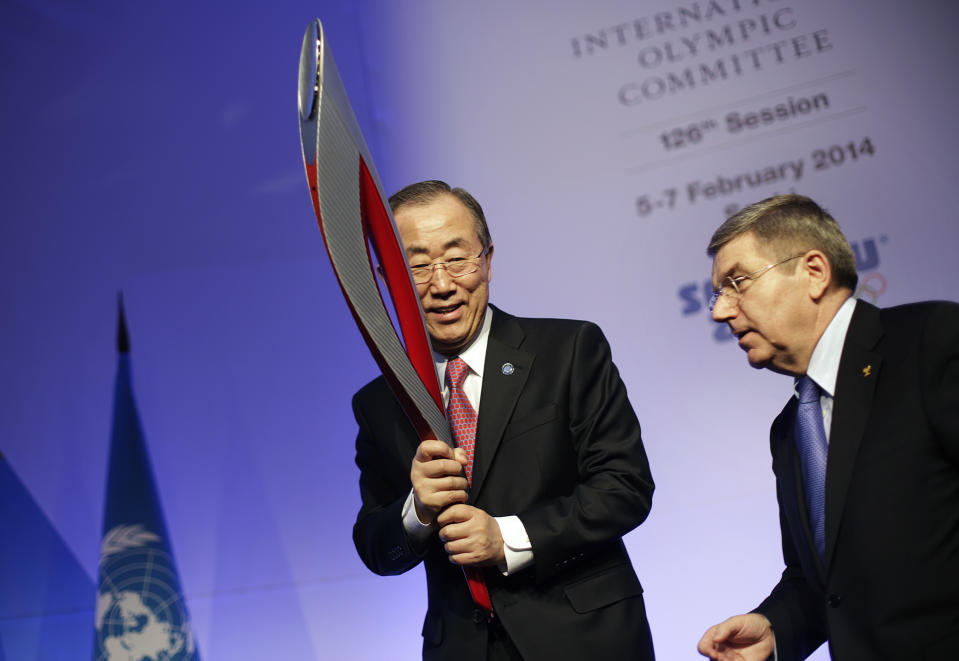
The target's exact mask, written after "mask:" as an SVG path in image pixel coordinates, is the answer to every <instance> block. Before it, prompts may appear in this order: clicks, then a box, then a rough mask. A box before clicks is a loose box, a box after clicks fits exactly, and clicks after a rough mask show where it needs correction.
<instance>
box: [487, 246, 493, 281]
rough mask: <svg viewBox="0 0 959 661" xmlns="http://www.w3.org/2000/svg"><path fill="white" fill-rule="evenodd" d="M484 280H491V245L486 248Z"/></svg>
mask: <svg viewBox="0 0 959 661" xmlns="http://www.w3.org/2000/svg"><path fill="white" fill-rule="evenodd" d="M486 279H487V280H492V279H493V244H492V243H491V244H489V247H487V248H486Z"/></svg>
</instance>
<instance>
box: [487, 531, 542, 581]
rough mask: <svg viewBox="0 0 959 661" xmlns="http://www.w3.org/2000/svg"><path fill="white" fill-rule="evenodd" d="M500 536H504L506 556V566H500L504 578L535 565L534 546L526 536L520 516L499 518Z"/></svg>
mask: <svg viewBox="0 0 959 661" xmlns="http://www.w3.org/2000/svg"><path fill="white" fill-rule="evenodd" d="M495 518H496V523H497V524H498V525H499V530H500V534H501V535H502V536H503V553H504V554H505V555H506V566H505V567H503V566H502V565H500V567H499V570H500V571H501V572H502V573H503V576H509V575H510V574H515V573H516V572H518V571H520V570H522V569H526V568H527V567H529V566H530V565H532V564H533V545H532V544H531V543H530V541H529V535H527V534H526V526H524V525H523V522H522V521H520V518H519V517H518V516H498V517H495Z"/></svg>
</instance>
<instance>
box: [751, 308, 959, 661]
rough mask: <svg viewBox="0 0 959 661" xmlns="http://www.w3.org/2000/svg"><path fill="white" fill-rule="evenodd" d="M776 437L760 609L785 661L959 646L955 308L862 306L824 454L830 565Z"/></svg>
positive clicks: (789, 436)
mask: <svg viewBox="0 0 959 661" xmlns="http://www.w3.org/2000/svg"><path fill="white" fill-rule="evenodd" d="M795 416H796V399H795V397H793V398H792V399H790V401H789V403H788V404H787V405H786V408H785V409H783V411H782V413H781V414H780V415H779V417H778V418H776V421H775V422H774V423H773V426H772V431H771V439H770V443H771V448H772V455H773V470H774V471H775V473H776V488H777V494H778V499H779V513H780V525H781V528H782V545H783V556H784V558H785V561H786V569H785V571H784V572H783V576H782V580H781V581H780V582H779V584H778V585H777V586H776V588H775V589H774V590H773V592H772V594H771V595H770V596H769V597H768V598H767V599H766V600H765V601H764V602H763V603H762V605H761V606H760V607H759V608H758V609H757V610H758V611H759V612H761V613H763V614H764V615H766V616H767V617H768V618H769V619H770V621H771V622H772V624H773V630H774V631H775V633H776V644H777V648H778V651H779V659H780V661H791V660H792V659H802V658H805V657H806V656H807V655H809V654H810V653H811V652H812V651H813V650H814V649H815V648H816V647H818V646H819V645H820V644H821V643H822V642H823V640H826V639H828V640H829V649H830V653H831V655H832V658H833V659H836V660H838V661H859V660H860V659H864V660H872V659H896V660H905V659H908V660H910V661H912V660H919V659H946V658H957V654H959V653H957V651H956V650H957V649H959V305H956V304H954V303H917V304H912V305H903V306H900V307H895V308H889V309H885V310H880V309H878V308H876V307H874V306H872V305H869V304H868V303H864V302H862V301H860V302H858V303H857V305H856V309H855V312H854V314H853V318H852V322H851V324H850V326H849V332H848V334H847V336H846V341H845V344H844V346H843V352H842V358H841V361H840V365H839V375H838V379H837V382H836V393H835V399H834V402H833V419H832V428H831V432H830V439H829V455H828V458H827V462H826V561H825V567H823V566H822V563H821V562H820V560H819V558H818V556H817V554H816V553H815V551H814V546H813V542H812V536H811V534H810V532H809V522H808V519H807V514H806V507H805V504H804V503H805V498H804V495H803V485H802V477H801V474H800V468H799V457H798V453H797V451H796V445H795V441H794V438H793V424H794V421H795Z"/></svg>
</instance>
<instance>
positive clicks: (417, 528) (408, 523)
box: [403, 489, 436, 549]
mask: <svg viewBox="0 0 959 661" xmlns="http://www.w3.org/2000/svg"><path fill="white" fill-rule="evenodd" d="M435 529H436V526H435V525H432V524H431V525H427V524H425V523H423V522H422V521H420V517H419V516H418V515H417V514H416V506H415V505H414V504H413V490H412V489H410V495H408V496H407V497H406V502H405V503H403V530H405V531H406V537H407V539H409V542H410V545H411V546H413V547H414V548H419V549H423V548H424V547H425V546H426V544H427V543H428V542H429V538H430V535H432V534H433V531H434V530H435Z"/></svg>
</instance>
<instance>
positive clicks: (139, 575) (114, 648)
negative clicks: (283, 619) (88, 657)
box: [93, 301, 200, 661]
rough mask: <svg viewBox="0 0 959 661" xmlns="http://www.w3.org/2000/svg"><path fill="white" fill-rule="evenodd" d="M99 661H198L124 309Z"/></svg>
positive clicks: (102, 572)
mask: <svg viewBox="0 0 959 661" xmlns="http://www.w3.org/2000/svg"><path fill="white" fill-rule="evenodd" d="M117 345H118V349H119V352H120V364H119V366H118V368H117V379H116V390H115V395H114V403H113V434H112V437H111V440H110V470H109V477H108V478H107V495H106V506H105V508H104V515H103V540H102V542H101V544H100V572H99V574H100V580H99V590H98V594H97V603H96V640H95V643H94V653H93V659H94V661H117V660H118V659H122V660H123V661H128V660H129V659H136V660H137V661H161V660H162V661H199V659H200V654H199V652H198V650H197V647H196V641H195V639H194V636H193V630H192V628H191V626H190V617H189V614H188V612H187V608H186V602H185V601H184V599H183V591H182V590H181V588H180V579H179V577H178V576H177V571H176V564H175V563H174V561H173V552H172V551H171V548H170V540H169V537H168V535H167V530H166V524H165V523H164V520H163V512H162V510H161V509H160V500H159V498H158V497H157V492H156V486H155V485H154V483H153V471H152V469H151V468H150V457H149V455H148V454H147V449H146V443H145V441H144V437H143V429H142V427H141V425H140V417H139V415H138V414H137V409H136V403H135V402H134V400H133V389H132V387H131V383H130V355H129V350H130V345H129V340H128V336H127V331H126V320H125V319H124V315H123V304H122V301H121V303H120V320H119V330H118V333H117Z"/></svg>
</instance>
